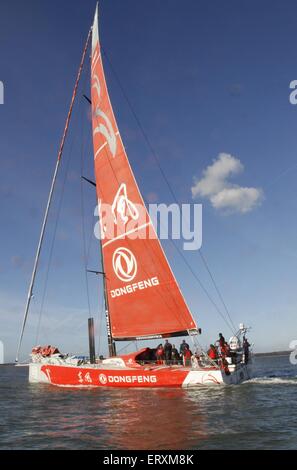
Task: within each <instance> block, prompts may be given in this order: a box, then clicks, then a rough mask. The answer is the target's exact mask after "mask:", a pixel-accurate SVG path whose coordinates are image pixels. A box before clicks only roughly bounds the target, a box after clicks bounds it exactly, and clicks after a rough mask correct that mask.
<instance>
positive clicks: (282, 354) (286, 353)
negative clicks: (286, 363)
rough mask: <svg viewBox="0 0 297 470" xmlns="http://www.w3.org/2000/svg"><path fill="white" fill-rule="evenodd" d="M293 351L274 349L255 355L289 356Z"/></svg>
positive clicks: (255, 354)
mask: <svg viewBox="0 0 297 470" xmlns="http://www.w3.org/2000/svg"><path fill="white" fill-rule="evenodd" d="M291 352H292V351H273V352H264V353H254V356H289V354H291Z"/></svg>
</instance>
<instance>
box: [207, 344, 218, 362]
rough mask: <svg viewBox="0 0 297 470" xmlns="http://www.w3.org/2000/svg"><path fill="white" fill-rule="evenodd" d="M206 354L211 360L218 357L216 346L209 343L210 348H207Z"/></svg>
mask: <svg viewBox="0 0 297 470" xmlns="http://www.w3.org/2000/svg"><path fill="white" fill-rule="evenodd" d="M207 354H208V357H209V358H210V359H211V360H212V361H215V360H216V359H217V358H218V353H217V350H216V347H215V346H214V344H211V345H210V348H209V350H208V351H207Z"/></svg>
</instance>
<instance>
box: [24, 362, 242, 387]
mask: <svg viewBox="0 0 297 470" xmlns="http://www.w3.org/2000/svg"><path fill="white" fill-rule="evenodd" d="M250 378H251V370H250V366H247V365H244V364H238V365H236V366H235V365H234V366H230V367H229V374H226V372H225V371H224V370H221V369H217V368H215V367H207V368H203V369H191V368H189V367H182V366H165V365H164V366H155V367H146V366H143V367H140V368H137V369H135V368H133V367H132V368H129V367H127V366H124V367H108V366H104V365H103V364H102V365H101V364H96V365H90V364H89V365H84V366H76V365H62V364H50V363H31V364H30V365H29V381H30V382H31V383H47V384H52V385H57V386H62V387H125V388H126V387H133V388H135V387H138V388H140V387H142V388H143V387H145V388H152V387H154V388H155V387H192V386H197V385H210V384H211V385H214V384H218V385H219V384H226V385H232V384H234V385H235V384H239V383H241V382H244V381H245V380H248V379H250Z"/></svg>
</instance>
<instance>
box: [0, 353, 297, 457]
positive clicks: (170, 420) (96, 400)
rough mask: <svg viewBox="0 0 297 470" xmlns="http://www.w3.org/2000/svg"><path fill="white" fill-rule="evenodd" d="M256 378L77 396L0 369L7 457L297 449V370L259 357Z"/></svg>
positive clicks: (0, 416) (0, 419)
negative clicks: (11, 452)
mask: <svg viewBox="0 0 297 470" xmlns="http://www.w3.org/2000/svg"><path fill="white" fill-rule="evenodd" d="M255 376H256V377H255V378H253V379H252V380H250V381H248V382H246V383H244V384H241V385H237V386H216V385H214V386H210V387H198V388H193V389H109V388H98V389H70V388H58V387H55V386H51V385H42V384H29V383H28V368H27V367H14V366H1V367H0V448H1V449H106V450H108V449H127V450H134V449H135V450H136V449H137V450H138V449H148V450H152V449H297V406H296V397H297V366H293V365H291V364H290V362H289V357H288V356H278V357H268V356H267V357H257V358H256V359H255Z"/></svg>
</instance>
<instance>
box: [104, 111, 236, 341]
mask: <svg viewBox="0 0 297 470" xmlns="http://www.w3.org/2000/svg"><path fill="white" fill-rule="evenodd" d="M96 119H97V120H98V117H96ZM103 151H104V153H105V154H106V158H107V161H108V163H109V165H110V167H111V170H112V172H113V174H114V177H115V179H116V180H117V182H118V184H119V181H118V178H117V175H116V172H115V170H114V168H113V165H112V162H111V161H110V158H109V155H108V151H107V148H105V149H104V150H103ZM124 153H125V150H123V154H124ZM98 189H100V188H98ZM100 191H101V192H102V190H101V189H100ZM143 200H144V202H145V203H146V204H147V201H146V200H145V199H144V198H143ZM169 240H170V242H171V243H172V244H173V246H174V247H175V248H176V249H177V251H178V252H179V254H180V256H181V257H182V259H183V261H184V262H185V264H186V265H187V266H188V268H189V269H190V271H191V273H192V275H193V276H194V278H195V279H196V280H197V281H198V283H199V285H200V286H201V288H202V290H203V291H204V293H205V294H206V296H207V298H208V299H209V300H210V302H211V303H212V304H213V305H214V307H215V309H216V311H217V312H218V313H219V315H220V316H221V318H222V319H223V321H224V322H225V323H226V325H227V326H228V328H229V329H230V330H231V332H232V334H233V328H232V327H231V326H230V324H229V322H228V320H227V319H226V318H225V316H224V314H223V313H222V312H221V310H220V309H219V307H218V305H217V304H216V302H215V301H214V300H213V299H212V297H211V295H210V294H209V293H208V291H207V289H206V288H205V287H204V285H203V283H202V281H201V280H200V279H199V277H198V275H197V274H196V273H195V272H194V271H193V269H192V267H191V265H190V264H189V263H188V261H187V260H186V258H185V256H184V255H183V253H182V252H181V250H180V249H179V248H178V247H177V245H176V244H175V243H174V242H173V240H171V239H170V238H169ZM127 243H128V246H130V240H129V239H127ZM141 264H142V263H141ZM142 268H143V269H144V271H145V272H146V269H145V268H144V266H143V264H142ZM159 295H160V297H161V298H162V300H163V301H164V302H165V303H166V304H167V306H168V303H167V302H166V301H165V298H164V296H162V294H161V293H160V292H159ZM171 297H172V298H173V295H172V294H171Z"/></svg>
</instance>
